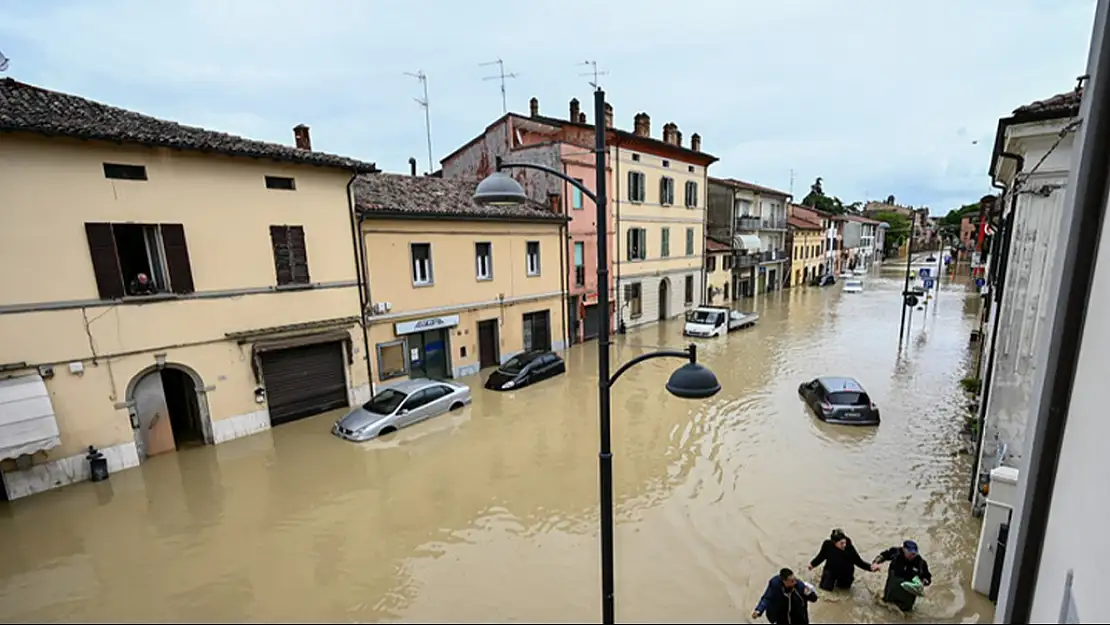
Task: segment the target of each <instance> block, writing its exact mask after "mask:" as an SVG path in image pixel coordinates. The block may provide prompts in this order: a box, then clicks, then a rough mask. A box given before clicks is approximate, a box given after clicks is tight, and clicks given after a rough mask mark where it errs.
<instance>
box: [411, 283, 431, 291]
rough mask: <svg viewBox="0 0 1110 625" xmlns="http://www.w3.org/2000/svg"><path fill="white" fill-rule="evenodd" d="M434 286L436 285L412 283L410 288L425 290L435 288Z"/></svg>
mask: <svg viewBox="0 0 1110 625" xmlns="http://www.w3.org/2000/svg"><path fill="white" fill-rule="evenodd" d="M435 285H436V283H435V282H413V283H412V288H414V289H423V288H427V287H430V286H435Z"/></svg>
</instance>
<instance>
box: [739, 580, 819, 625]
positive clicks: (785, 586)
mask: <svg viewBox="0 0 1110 625" xmlns="http://www.w3.org/2000/svg"><path fill="white" fill-rule="evenodd" d="M815 601H817V593H816V592H814V590H813V587H812V586H809V585H808V584H806V583H805V582H803V581H802V580H800V579H798V578H797V577H795V576H794V571H791V570H790V569H782V570H781V571H779V574H778V575H776V576H774V577H772V578H771V580H770V581H769V582H767V589H766V590H764V591H763V596H762V597H760V598H759V603H758V604H757V605H756V606H755V609H754V610H752V618H753V619H757V618H759V617H761V616H763V614H764V613H766V614H767V622H769V623H791V624H792V625H809V604H811V603H813V602H815Z"/></svg>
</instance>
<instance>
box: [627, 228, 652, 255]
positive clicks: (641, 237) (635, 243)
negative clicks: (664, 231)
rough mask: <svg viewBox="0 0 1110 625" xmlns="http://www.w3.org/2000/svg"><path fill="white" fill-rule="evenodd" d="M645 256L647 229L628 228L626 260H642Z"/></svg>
mask: <svg viewBox="0 0 1110 625" xmlns="http://www.w3.org/2000/svg"><path fill="white" fill-rule="evenodd" d="M645 258H647V230H645V229H643V228H629V229H628V260H644V259H645Z"/></svg>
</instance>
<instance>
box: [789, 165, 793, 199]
mask: <svg viewBox="0 0 1110 625" xmlns="http://www.w3.org/2000/svg"><path fill="white" fill-rule="evenodd" d="M790 195H791V197H793V195H794V170H793V169H791V170H790Z"/></svg>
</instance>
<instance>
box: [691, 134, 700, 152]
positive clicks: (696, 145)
mask: <svg viewBox="0 0 1110 625" xmlns="http://www.w3.org/2000/svg"><path fill="white" fill-rule="evenodd" d="M690 149H691V150H693V151H695V152H701V135H699V134H698V133H696V132H695V133H694V134H692V135H690Z"/></svg>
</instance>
